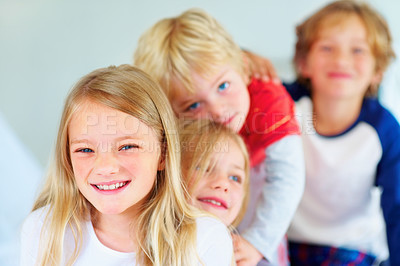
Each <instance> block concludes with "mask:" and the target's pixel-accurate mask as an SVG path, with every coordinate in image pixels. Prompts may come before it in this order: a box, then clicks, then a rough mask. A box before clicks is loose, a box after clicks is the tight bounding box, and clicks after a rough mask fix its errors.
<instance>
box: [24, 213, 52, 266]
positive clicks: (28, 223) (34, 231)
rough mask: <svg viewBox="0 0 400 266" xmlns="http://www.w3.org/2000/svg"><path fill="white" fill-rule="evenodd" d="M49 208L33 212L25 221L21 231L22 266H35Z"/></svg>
mask: <svg viewBox="0 0 400 266" xmlns="http://www.w3.org/2000/svg"><path fill="white" fill-rule="evenodd" d="M47 212H48V206H46V207H42V208H39V209H37V210H35V211H34V212H31V213H30V214H29V215H28V216H27V218H26V219H25V221H24V223H23V225H22V229H21V235H20V237H21V250H20V251H21V252H20V265H33V264H34V263H35V261H36V256H37V253H38V250H39V241H40V233H41V231H42V226H43V222H44V219H45V217H46V215H47Z"/></svg>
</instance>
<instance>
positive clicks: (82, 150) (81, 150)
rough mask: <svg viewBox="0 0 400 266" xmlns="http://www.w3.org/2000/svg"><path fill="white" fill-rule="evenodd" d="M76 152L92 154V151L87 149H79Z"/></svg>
mask: <svg viewBox="0 0 400 266" xmlns="http://www.w3.org/2000/svg"><path fill="white" fill-rule="evenodd" d="M77 152H83V153H88V152H93V150H92V149H89V148H84V149H79V150H77Z"/></svg>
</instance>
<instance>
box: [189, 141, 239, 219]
mask: <svg viewBox="0 0 400 266" xmlns="http://www.w3.org/2000/svg"><path fill="white" fill-rule="evenodd" d="M224 144H226V145H221V146H220V147H221V150H219V151H215V152H214V153H213V155H212V157H211V164H212V165H213V167H212V168H211V169H209V170H207V172H206V173H205V175H204V176H202V177H196V178H198V183H197V184H196V185H195V187H192V188H190V187H189V190H190V191H191V198H192V204H193V205H194V206H196V207H198V208H200V209H203V210H205V211H207V212H210V213H212V214H214V215H215V216H217V217H218V218H220V219H221V220H222V222H223V223H224V224H225V225H227V226H228V225H230V224H232V222H233V221H234V220H235V218H236V217H237V216H238V214H239V211H240V209H241V206H242V203H243V199H244V193H245V189H244V182H245V178H246V174H245V159H244V155H243V152H242V151H241V150H240V148H239V146H238V145H237V144H236V143H235V142H234V141H232V140H228V141H226V143H224ZM189 186H190V184H189Z"/></svg>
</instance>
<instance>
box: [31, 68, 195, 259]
mask: <svg viewBox="0 0 400 266" xmlns="http://www.w3.org/2000/svg"><path fill="white" fill-rule="evenodd" d="M88 100H89V101H91V102H94V103H98V104H102V105H105V106H107V107H110V108H113V109H115V110H118V111H121V112H124V113H127V114H129V115H132V116H134V117H136V118H137V119H139V120H140V121H142V122H143V123H145V124H146V125H148V126H149V127H150V128H152V129H153V130H154V132H155V133H156V135H157V137H158V140H159V142H160V144H161V147H162V153H161V154H162V155H161V156H162V157H163V160H164V162H165V168H164V170H160V171H158V172H157V177H156V181H155V184H154V186H153V188H152V190H151V191H150V193H149V195H148V197H147V201H146V203H145V204H144V205H143V206H142V212H141V213H140V215H139V217H138V219H137V221H136V224H137V228H135V229H134V230H135V232H134V233H136V234H134V236H136V238H137V243H138V245H139V248H138V251H137V262H138V263H139V264H140V265H160V266H161V265H197V264H198V260H197V258H198V256H197V251H196V221H195V217H194V214H193V212H192V210H191V208H190V207H189V206H188V205H187V203H186V196H185V195H184V192H183V191H184V190H183V188H184V187H183V184H182V182H181V176H180V173H181V171H180V170H181V169H180V148H179V137H178V135H177V127H176V121H175V117H174V114H173V112H172V109H171V107H170V105H169V103H168V100H167V98H166V97H165V95H164V93H163V92H162V90H161V89H160V87H159V85H158V84H156V82H155V81H153V80H152V79H151V78H150V76H148V75H147V74H145V73H144V72H143V71H141V70H139V69H137V68H134V67H132V66H128V65H121V66H119V67H109V68H103V69H98V70H95V71H93V72H91V73H89V74H88V75H86V76H84V77H83V78H82V79H81V80H80V81H79V82H78V83H77V84H76V85H75V86H74V88H73V89H72V91H71V92H70V94H69V95H68V97H67V99H66V102H65V107H64V111H63V114H62V118H61V122H60V126H59V131H58V137H57V142H56V147H55V154H54V157H53V161H52V164H51V167H50V170H49V172H48V176H47V179H46V183H45V186H44V188H43V190H42V192H41V194H40V195H39V197H38V199H37V200H36V202H35V204H34V208H33V210H36V209H38V208H41V207H44V206H48V208H49V211H48V214H47V216H46V218H45V222H44V225H43V230H42V237H41V243H40V247H41V250H42V252H41V254H40V255H39V258H40V260H39V264H38V265H46V266H47V265H60V264H61V260H62V257H63V238H64V234H65V231H66V230H67V229H68V228H70V229H71V230H72V232H73V234H74V238H75V250H74V254H73V255H72V257H71V258H68V262H67V265H72V264H73V263H74V261H75V260H76V258H77V256H78V255H79V251H80V248H81V245H82V230H83V228H82V223H84V222H85V221H88V220H89V219H90V216H91V214H95V213H96V209H95V208H94V207H93V206H92V205H91V204H90V203H89V202H88V201H87V200H86V199H85V198H84V196H83V195H82V194H81V193H80V192H79V190H78V187H77V185H76V182H75V178H74V172H73V168H72V164H71V158H70V150H69V137H68V126H69V124H70V121H71V118H72V116H73V115H74V114H75V113H76V112H77V111H78V110H80V108H82V106H83V105H84V104H85V102H87V101H88Z"/></svg>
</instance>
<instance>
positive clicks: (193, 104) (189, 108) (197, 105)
mask: <svg viewBox="0 0 400 266" xmlns="http://www.w3.org/2000/svg"><path fill="white" fill-rule="evenodd" d="M199 107H200V103H199V102H195V103H192V104H191V105H190V106H189V107H188V110H196V109H197V108H199Z"/></svg>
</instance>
